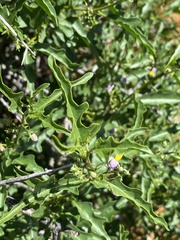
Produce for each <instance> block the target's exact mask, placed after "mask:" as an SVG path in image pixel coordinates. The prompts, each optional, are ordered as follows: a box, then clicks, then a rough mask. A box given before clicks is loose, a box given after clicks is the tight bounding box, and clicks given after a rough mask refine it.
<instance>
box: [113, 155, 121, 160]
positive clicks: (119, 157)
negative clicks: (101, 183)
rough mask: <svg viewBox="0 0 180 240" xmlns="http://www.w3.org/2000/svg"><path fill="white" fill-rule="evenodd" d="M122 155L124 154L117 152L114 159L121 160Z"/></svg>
mask: <svg viewBox="0 0 180 240" xmlns="http://www.w3.org/2000/svg"><path fill="white" fill-rule="evenodd" d="M122 157H123V155H122V154H116V156H115V158H114V159H115V160H116V161H120V160H121V158H122Z"/></svg>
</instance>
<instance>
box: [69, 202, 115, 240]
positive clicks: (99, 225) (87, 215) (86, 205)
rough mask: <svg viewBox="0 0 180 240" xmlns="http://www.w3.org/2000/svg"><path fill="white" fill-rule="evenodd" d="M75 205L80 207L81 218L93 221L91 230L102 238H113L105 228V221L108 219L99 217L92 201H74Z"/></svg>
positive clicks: (108, 239)
mask: <svg viewBox="0 0 180 240" xmlns="http://www.w3.org/2000/svg"><path fill="white" fill-rule="evenodd" d="M73 205H74V206H75V207H76V208H77V209H78V212H79V214H80V216H81V218H83V219H85V220H86V221H88V222H90V223H91V231H92V232H93V233H95V234H97V235H99V238H101V239H103V238H104V239H107V240H110V239H111V238H110V237H109V236H108V234H107V232H106V230H105V228H104V223H105V220H106V219H105V218H102V217H99V216H98V214H97V215H96V214H95V211H94V209H93V207H92V203H90V202H75V201H73ZM96 212H97V210H96ZM102 237H103V238H102Z"/></svg>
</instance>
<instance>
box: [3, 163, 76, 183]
mask: <svg viewBox="0 0 180 240" xmlns="http://www.w3.org/2000/svg"><path fill="white" fill-rule="evenodd" d="M71 166H72V163H70V164H67V165H65V166H62V167H58V168H54V169H47V170H45V171H44V172H37V173H32V174H29V175H25V176H22V177H15V178H10V179H7V180H3V181H0V186H6V185H8V184H13V183H16V182H24V181H27V180H29V179H31V178H37V177H41V176H43V175H50V174H53V173H55V172H58V171H59V170H62V169H65V168H69V167H71Z"/></svg>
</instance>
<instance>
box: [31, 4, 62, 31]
mask: <svg viewBox="0 0 180 240" xmlns="http://www.w3.org/2000/svg"><path fill="white" fill-rule="evenodd" d="M35 1H36V2H37V4H38V5H39V6H40V7H41V8H42V9H43V10H44V11H45V12H46V13H47V15H48V16H49V17H50V18H51V20H52V21H53V22H54V24H55V25H56V26H58V21H57V15H56V11H55V9H54V7H53V5H52V4H51V2H50V1H49V0H35Z"/></svg>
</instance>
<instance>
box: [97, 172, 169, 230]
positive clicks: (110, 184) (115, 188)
mask: <svg viewBox="0 0 180 240" xmlns="http://www.w3.org/2000/svg"><path fill="white" fill-rule="evenodd" d="M93 184H94V185H95V186H96V187H97V188H104V187H106V188H107V189H108V190H110V191H111V192H113V194H114V195H115V196H121V197H124V198H127V199H128V200H129V201H131V202H133V203H134V204H135V205H136V206H137V207H139V208H141V209H142V210H143V211H144V212H145V213H146V214H147V215H148V216H149V217H150V219H151V220H152V221H153V222H154V223H155V224H159V225H161V226H163V227H165V228H166V229H167V230H169V228H168V225H167V223H166V221H165V220H164V218H162V217H160V216H157V215H156V214H155V213H154V212H153V210H152V206H151V204H150V203H148V202H146V201H145V200H144V199H142V197H141V196H142V192H141V191H140V190H138V189H136V188H130V187H128V186H126V185H124V184H123V183H122V182H121V178H120V177H117V178H115V179H112V180H110V181H107V180H94V181H93Z"/></svg>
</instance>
